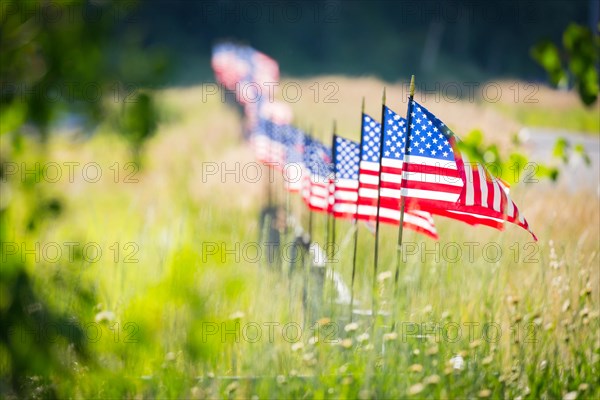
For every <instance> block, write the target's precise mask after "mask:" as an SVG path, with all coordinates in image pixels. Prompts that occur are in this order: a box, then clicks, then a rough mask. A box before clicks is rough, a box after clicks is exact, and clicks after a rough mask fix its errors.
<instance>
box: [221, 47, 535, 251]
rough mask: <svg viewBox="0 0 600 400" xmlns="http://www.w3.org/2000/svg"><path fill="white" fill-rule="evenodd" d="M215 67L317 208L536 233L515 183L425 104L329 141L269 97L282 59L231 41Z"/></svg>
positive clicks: (269, 155) (251, 125) (430, 224)
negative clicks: (474, 157)
mask: <svg viewBox="0 0 600 400" xmlns="http://www.w3.org/2000/svg"><path fill="white" fill-rule="evenodd" d="M212 67H213V69H214V71H215V76H216V78H217V80H218V82H219V83H220V84H222V85H223V86H224V87H225V88H227V89H228V90H232V91H234V92H235V93H236V100H237V101H238V103H239V104H240V105H241V106H242V107H243V108H244V113H245V116H246V129H247V130H248V138H249V143H250V145H251V146H252V148H253V150H254V152H255V155H256V158H257V159H258V160H260V161H261V162H263V163H266V164H267V165H270V166H272V167H273V168H276V169H279V170H281V171H282V174H283V177H284V182H285V185H286V189H287V190H289V191H290V192H295V193H299V194H300V195H301V196H302V198H303V200H304V202H305V204H306V205H307V206H308V207H309V208H310V209H311V210H313V211H317V212H324V213H329V214H332V215H333V216H334V217H336V218H346V219H353V220H362V221H366V222H373V221H376V220H377V218H378V221H379V222H381V223H386V224H395V225H399V223H400V220H401V214H402V213H404V215H403V222H404V223H403V226H404V228H407V229H411V230H414V231H417V232H419V233H421V234H424V235H427V236H429V237H431V238H434V239H437V238H438V232H437V230H436V227H435V222H434V219H433V215H437V216H442V217H445V218H450V219H453V220H457V221H461V222H464V223H467V224H469V225H485V226H489V227H492V228H495V229H498V230H502V229H504V227H505V224H506V223H507V222H508V223H512V224H515V225H518V226H520V227H522V228H523V229H526V230H527V231H528V232H529V233H531V235H532V236H533V238H534V239H535V240H537V238H536V236H535V235H534V233H533V231H532V230H531V228H530V227H529V224H528V222H527V220H526V219H525V217H524V216H523V214H522V212H521V211H520V210H519V209H518V207H517V205H516V204H515V203H514V202H513V200H512V199H511V197H510V196H509V188H508V185H507V184H506V183H505V182H503V181H502V180H500V179H498V178H496V177H494V176H493V175H492V174H491V173H490V172H489V171H488V170H487V169H486V168H485V166H484V165H482V164H480V163H477V162H473V161H470V160H469V159H468V158H467V156H466V154H465V153H463V152H461V150H460V147H461V146H460V145H459V144H460V140H459V139H458V137H457V136H456V135H455V134H454V133H453V132H452V131H451V130H450V129H449V128H448V127H447V126H446V125H445V124H444V123H443V122H442V121H441V120H440V119H439V118H437V117H436V116H435V115H433V114H432V113H431V112H430V111H429V110H427V109H426V108H425V107H424V106H423V105H421V104H419V103H418V102H416V101H414V100H410V101H409V103H408V110H407V113H406V115H407V118H404V117H402V116H401V115H399V114H398V113H396V112H395V111H394V110H392V109H390V108H388V107H387V106H386V105H385V104H384V105H383V106H382V115H381V116H382V120H381V121H378V120H377V119H376V118H374V117H372V116H370V115H367V114H365V113H364V112H363V113H362V116H361V124H360V132H361V134H360V140H359V141H358V142H356V141H353V140H350V139H347V138H344V137H341V136H338V135H337V134H335V133H334V135H333V138H332V141H331V143H330V144H325V143H322V142H321V141H319V140H318V139H317V138H315V137H313V136H311V135H310V134H308V133H306V132H304V131H302V130H301V129H299V128H297V127H295V126H294V125H293V124H292V118H293V113H292V111H291V109H290V108H289V106H287V104H285V103H281V102H277V101H275V100H273V99H266V98H261V96H262V95H261V94H260V93H261V92H266V90H265V91H262V90H261V88H265V89H266V87H265V86H266V84H273V83H274V82H277V81H278V80H279V67H278V64H277V62H276V61H275V60H273V59H271V58H270V57H268V56H267V55H265V54H263V53H261V52H259V51H257V50H255V49H253V48H251V47H249V46H240V45H235V44H231V43H222V44H219V45H216V46H215V48H214V50H213V58H212ZM240 88H244V90H243V91H242V90H241V89H240ZM248 88H251V89H252V88H254V90H255V92H254V93H252V96H248V90H247V89H248ZM262 97H264V96H262ZM250 98H252V101H249V99H250ZM407 119H408V120H407ZM357 120H358V118H357Z"/></svg>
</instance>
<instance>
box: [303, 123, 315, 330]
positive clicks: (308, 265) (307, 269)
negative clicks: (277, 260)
mask: <svg viewBox="0 0 600 400" xmlns="http://www.w3.org/2000/svg"><path fill="white" fill-rule="evenodd" d="M308 132H309V133H308V138H309V140H312V139H313V136H312V133H313V132H312V127H311V128H310V129H309V131H308ZM307 172H308V174H309V177H308V178H309V180H310V179H312V177H311V176H310V175H311V172H310V168H309V167H308V166H307ZM310 186H312V182H311V184H310ZM311 191H312V189H311V188H310V187H309V194H308V249H307V251H306V254H305V255H304V258H303V264H304V290H303V295H302V305H303V306H304V327H305V326H306V324H307V323H308V320H309V311H310V307H309V306H310V303H309V302H308V290H309V286H310V273H311V269H312V264H313V259H312V258H311V254H310V249H311V245H312V241H313V210H312V207H311V206H310V197H311V196H310V192H311Z"/></svg>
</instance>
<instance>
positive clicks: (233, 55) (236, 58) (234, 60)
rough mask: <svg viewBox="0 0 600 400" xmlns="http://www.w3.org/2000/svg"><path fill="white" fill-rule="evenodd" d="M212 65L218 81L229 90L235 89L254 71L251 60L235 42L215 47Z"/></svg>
mask: <svg viewBox="0 0 600 400" xmlns="http://www.w3.org/2000/svg"><path fill="white" fill-rule="evenodd" d="M211 66H212V68H213V70H214V72H215V76H216V78H217V81H218V82H219V83H220V84H222V85H223V86H225V88H227V89H229V90H235V89H236V85H237V84H238V83H239V82H241V81H242V80H244V79H245V78H247V77H249V76H250V74H251V71H252V65H251V60H250V59H248V58H247V57H244V56H243V52H242V50H241V47H240V46H237V45H235V44H233V43H219V44H217V45H215V46H214V47H213V52H212V58H211Z"/></svg>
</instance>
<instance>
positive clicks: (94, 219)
mask: <svg viewBox="0 0 600 400" xmlns="http://www.w3.org/2000/svg"><path fill="white" fill-rule="evenodd" d="M325 81H335V82H337V84H338V85H339V100H340V101H339V102H338V103H327V104H321V103H320V102H318V104H315V102H314V100H307V99H306V98H305V97H303V98H302V100H301V101H299V102H298V103H296V104H294V105H293V107H294V111H295V112H296V115H297V116H298V117H297V123H298V124H299V125H301V126H304V127H306V128H307V129H308V128H309V127H310V126H312V127H313V129H314V130H315V132H316V134H317V135H318V136H321V137H322V138H325V136H326V135H325V132H329V129H330V128H331V120H332V119H333V118H335V119H337V121H338V129H339V131H338V132H339V133H340V134H343V135H344V136H347V137H353V138H356V137H357V136H358V129H357V125H358V118H359V111H360V99H361V96H362V95H363V94H366V96H367V111H368V112H370V113H372V114H373V115H374V116H377V113H378V112H379V111H378V106H377V104H378V100H379V98H380V96H381V94H380V93H379V91H380V89H381V87H382V84H381V83H380V82H377V81H375V80H371V79H364V80H356V81H352V80H349V79H348V80H345V79H338V78H335V79H333V78H332V79H329V78H326V79H324V80H320V82H325ZM313 82H314V81H313ZM311 84H312V82H310V80H307V82H302V87H303V88H304V89H307V87H308V85H311ZM307 93H308V92H307ZM159 95H160V96H159V98H160V101H161V102H162V105H163V107H164V110H165V111H164V112H165V114H166V115H167V116H168V118H167V119H165V120H163V121H164V122H163V123H162V125H161V126H160V129H159V132H158V135H157V136H156V137H155V138H153V139H152V140H151V141H150V142H149V143H148V144H147V148H146V153H145V157H144V159H143V166H144V168H143V169H141V170H139V171H137V172H136V173H135V174H134V175H133V176H132V177H131V178H134V179H137V182H135V181H131V182H125V181H124V179H125V178H124V176H125V175H124V174H125V173H126V172H127V171H125V170H124V165H125V164H126V163H127V162H128V161H129V159H130V155H129V153H128V151H127V148H126V145H125V143H124V142H123V141H121V140H120V139H119V138H118V137H117V136H116V135H113V134H111V133H110V132H109V131H110V129H109V128H105V129H104V130H106V131H108V132H104V133H103V134H101V135H98V136H95V137H93V138H91V139H88V140H83V141H76V142H72V141H69V140H67V139H65V138H63V137H60V136H59V137H56V138H54V139H53V140H52V141H51V143H50V145H49V154H48V155H46V160H52V161H56V162H59V163H64V162H66V161H67V162H68V161H71V162H79V163H80V164H81V165H85V164H86V163H90V162H96V163H98V164H99V165H100V166H101V168H102V171H103V173H104V175H103V178H102V179H100V180H99V181H98V182H97V183H89V182H86V180H85V179H83V178H82V176H81V175H76V176H75V181H74V182H69V181H68V176H63V177H62V179H61V180H60V182H59V183H42V185H43V190H44V191H45V193H49V194H52V195H56V196H59V197H60V198H61V199H63V200H64V202H65V211H64V212H63V214H62V215H61V216H60V217H59V218H58V219H57V220H55V221H53V222H52V223H51V224H49V225H47V226H43V227H41V228H39V229H38V230H36V231H35V232H36V234H35V235H32V234H30V233H28V232H26V231H14V232H12V236H11V238H12V239H14V240H15V241H17V242H21V241H23V242H25V243H27V245H28V246H30V248H31V247H32V246H33V245H34V243H35V242H40V243H42V244H43V243H49V242H56V243H65V242H78V243H81V244H82V245H83V244H86V243H97V244H98V245H99V246H100V248H101V249H102V251H103V253H102V256H101V257H99V259H98V261H97V262H88V261H86V260H85V259H84V258H82V257H80V256H79V257H76V258H75V259H74V260H68V259H67V258H66V257H65V256H66V255H64V256H63V258H61V260H60V261H59V262H48V261H47V260H43V259H42V260H41V261H40V262H38V263H35V262H33V261H34V260H32V259H31V258H30V259H29V260H28V261H29V266H30V271H29V272H30V274H31V276H32V277H33V278H34V281H35V283H36V287H37V288H38V290H39V291H40V292H41V293H42V294H43V295H44V298H45V299H48V302H49V303H50V304H51V305H52V306H54V307H56V308H57V309H59V310H62V311H64V312H65V313H67V314H69V315H72V316H73V317H75V318H77V320H78V321H79V323H80V324H86V323H89V322H93V321H95V319H98V323H99V325H100V326H101V338H99V340H97V341H94V342H92V341H89V343H88V345H89V346H90V348H91V350H92V354H93V356H94V358H95V359H96V360H97V361H96V362H95V363H94V364H92V363H90V364H89V365H88V364H86V362H83V361H79V363H78V364H75V363H74V362H73V360H72V359H71V358H69V357H68V356H67V355H65V363H66V365H67V366H68V368H69V369H70V370H72V371H73V372H74V378H73V379H65V380H63V379H60V378H59V377H58V376H54V377H53V379H54V380H53V381H54V382H55V385H56V386H57V388H58V391H59V393H60V394H61V396H62V397H81V398H89V397H170V398H173V397H185V398H189V397H192V398H223V397H227V398H250V397H253V396H257V397H258V398H299V397H303V398H357V397H359V398H373V397H375V398H405V397H408V396H415V397H431V398H457V397H460V398H486V397H492V398H505V397H508V398H516V397H519V396H521V397H523V398H525V397H531V398H540V397H547V398H562V397H563V396H565V395H566V394H567V393H572V392H576V393H577V394H578V395H579V396H580V397H582V398H585V397H589V398H592V397H594V396H597V395H598V394H600V389H599V387H598V382H597V376H598V373H599V372H600V343H599V340H600V337H599V325H600V321H599V315H598V306H599V304H600V301H599V295H600V294H599V288H598V280H599V279H600V277H599V271H598V268H597V265H598V262H599V255H598V238H599V237H600V233H599V230H600V210H599V208H598V199H597V195H596V194H594V193H589V192H586V191H580V192H565V191H562V190H560V191H559V190H557V189H555V188H553V187H552V186H549V185H544V184H537V185H536V184H534V185H529V186H522V187H516V188H514V189H513V193H514V198H515V200H516V202H517V203H518V204H519V205H520V208H521V210H523V212H524V213H525V215H526V216H527V218H528V220H529V222H530V224H531V226H532V227H533V229H534V230H535V232H536V233H537V235H538V237H539V238H540V242H539V243H537V244H531V243H530V241H531V239H530V237H529V235H528V234H527V233H526V232H524V231H522V230H520V229H518V228H516V227H514V226H510V227H508V228H507V230H506V231H505V232H496V231H492V230H490V229H487V228H471V227H468V226H466V225H461V224H460V223H458V222H452V221H448V220H443V219H438V231H439V233H440V237H441V240H440V242H439V244H438V246H439V250H436V247H435V246H436V243H435V242H433V241H431V240H429V239H424V238H422V237H420V236H418V235H416V234H414V233H412V232H407V233H406V235H405V243H412V244H414V245H415V246H417V249H418V251H417V252H416V253H415V254H412V255H407V259H406V262H404V263H402V264H401V271H400V279H399V286H398V293H399V296H398V297H397V298H394V297H393V291H394V284H393V278H391V279H390V278H388V279H384V280H382V281H381V282H380V283H379V284H378V285H379V286H378V291H377V293H378V295H377V296H378V299H377V300H378V304H379V305H380V307H381V308H382V309H385V310H387V311H390V312H392V315H393V316H392V317H387V318H384V317H382V318H379V319H377V320H376V321H375V327H374V328H372V325H371V323H370V320H369V318H368V317H360V316H355V317H354V322H355V323H356V324H352V325H350V318H349V310H348V307H347V306H337V307H333V308H332V307H331V306H330V305H331V301H330V298H329V297H325V298H324V300H323V302H322V304H320V307H318V309H317V308H316V307H315V306H314V305H313V309H312V313H313V315H314V317H315V318H314V319H313V320H310V321H307V320H306V318H305V314H304V312H303V308H302V306H301V296H302V286H303V282H302V275H301V274H298V276H294V277H293V279H292V281H289V280H288V276H287V273H284V274H279V273H276V272H272V271H269V270H268V269H265V268H264V266H261V265H260V263H257V262H254V261H251V260H248V259H247V258H246V259H245V258H244V253H243V252H242V251H237V250H236V246H238V247H237V249H241V248H242V247H243V246H244V245H246V244H248V243H253V242H255V241H256V240H257V238H258V229H259V227H258V213H259V211H260V207H261V206H262V205H263V204H264V203H265V201H266V187H267V182H265V179H266V178H267V176H266V175H263V179H262V180H261V182H259V183H252V182H247V181H243V180H241V181H239V182H236V181H235V176H234V175H226V176H223V177H221V176H208V177H207V176H205V175H203V173H202V171H203V166H204V165H205V164H204V163H207V162H211V163H213V162H214V163H218V164H219V166H221V164H220V163H221V162H226V163H227V164H226V165H227V167H228V168H233V165H232V164H234V163H235V162H240V163H247V162H252V161H253V158H252V154H251V151H250V150H249V149H248V148H247V146H245V145H244V144H243V143H242V142H241V140H240V138H239V132H240V129H241V127H240V119H239V117H238V116H237V115H236V114H235V112H234V111H233V110H232V109H231V108H229V107H228V106H227V105H225V104H222V103H221V102H220V101H219V100H220V99H219V98H218V97H212V98H208V99H207V101H202V89H201V88H189V89H185V90H168V91H165V92H164V93H160V94H159ZM388 96H389V97H388V98H389V99H391V100H390V101H389V103H390V104H393V105H394V107H395V108H397V109H398V110H401V108H402V97H401V96H400V89H399V88H398V87H397V86H392V87H390V88H388ZM352 104H354V106H352ZM436 107H437V108H436ZM431 108H432V109H434V110H435V112H436V113H439V114H442V115H443V116H444V117H446V116H448V120H449V121H452V123H454V124H456V125H457V127H458V128H459V129H458V131H459V132H460V131H462V129H465V130H467V129H469V128H478V127H479V128H483V131H484V133H485V134H486V135H487V133H488V131H492V133H491V134H490V140H495V139H496V138H499V139H498V140H500V141H501V140H503V139H501V138H500V137H501V136H502V135H505V134H506V131H503V129H505V128H506V130H510V129H512V128H513V127H515V126H518V124H516V123H515V122H514V121H512V120H509V119H506V117H504V116H502V115H501V114H498V113H497V112H496V111H494V110H493V109H491V108H489V107H486V106H485V105H481V104H468V103H467V104H462V103H458V104H451V105H447V104H433V106H432V107H431ZM438 108H439V109H438ZM457 110H463V111H464V113H465V114H468V115H472V116H479V117H478V118H472V119H469V120H468V121H467V120H465V119H464V118H461V116H460V115H457V113H456V112H457ZM498 121H501V123H500V124H498ZM471 125H472V126H471ZM486 138H487V136H486ZM30 146H31V147H30V150H31V151H30V152H28V153H27V154H23V155H21V157H22V158H23V159H27V160H35V159H36V158H35V157H36V152H35V144H34V143H31V144H30ZM115 163H118V165H119V167H118V169H119V171H120V173H121V175H119V179H116V181H117V182H115V179H114V170H111V169H110V167H111V166H113V165H115ZM263 172H264V173H266V170H263ZM12 196H13V197H12V199H11V201H12V202H13V204H15V206H14V207H12V208H11V210H12V211H11V212H12V215H11V218H13V220H15V221H22V220H24V219H25V218H26V215H25V210H26V205H25V204H23V205H22V206H19V200H20V199H21V194H20V193H13V194H12ZM276 198H278V199H279V201H280V202H282V203H283V202H284V200H285V194H284V191H283V189H282V187H281V185H279V186H277V189H276ZM291 204H292V210H291V211H292V212H293V213H294V214H295V216H296V218H297V219H299V220H300V221H302V222H303V225H304V226H306V225H307V220H308V215H307V211H306V208H305V207H303V206H302V204H301V202H300V201H299V199H297V198H294V199H292V201H291ZM314 222H315V232H316V234H315V238H316V240H317V241H318V242H319V243H321V244H322V245H324V243H325V233H324V228H325V224H326V217H325V216H324V215H318V214H316V215H315V216H314ZM22 225H23V224H15V226H22ZM336 227H337V238H338V240H337V242H338V244H341V248H340V250H339V252H338V253H337V254H336V258H337V261H336V262H335V263H332V265H331V267H333V268H335V270H336V271H338V272H339V273H340V274H341V275H342V277H343V279H344V280H345V282H346V283H348V284H349V282H350V274H351V257H352V249H351V240H350V241H349V240H348V238H349V237H350V236H349V235H350V233H348V232H349V230H350V229H351V228H352V225H351V223H350V222H349V221H338V222H337V226H336ZM396 234H397V228H396V227H390V226H383V227H382V231H381V238H382V240H381V255H380V265H379V272H380V273H382V272H386V271H391V272H392V276H393V272H394V270H395V268H396ZM344 239H346V241H344ZM373 241H374V240H373V235H372V234H371V233H369V231H368V230H367V229H365V227H364V226H363V225H360V224H359V249H358V262H357V278H356V298H357V303H358V304H357V307H358V308H366V309H368V308H370V305H371V287H372V279H373V253H372V246H373ZM115 243H116V244H117V247H116V248H114V247H113V248H111V246H113V245H114V244H115ZM128 243H133V244H134V247H129V248H125V245H127V244H128ZM454 243H456V244H458V248H459V249H460V250H461V251H462V256H461V257H460V258H458V259H456V260H454V254H453V253H451V252H450V251H451V250H452V249H453V247H452V246H454ZM467 243H471V244H472V246H475V245H476V247H475V250H474V253H473V258H472V259H469V255H468V253H467V252H468V249H469V248H468V245H467ZM490 243H493V244H494V248H498V249H500V250H501V257H499V258H497V257H496V256H495V255H494V256H491V257H490V256H488V255H487V254H486V253H484V252H483V251H482V248H483V247H484V246H485V245H487V244H490ZM213 244H214V245H216V246H217V251H208V250H209V247H207V246H209V245H213ZM136 246H137V247H136ZM418 246H423V247H418ZM116 249H118V254H116V251H117V250H116ZM135 249H137V251H135V252H134V250H135ZM406 249H408V248H406ZM454 249H456V246H455V247H454ZM227 250H229V252H228V251H227ZM424 250H429V253H426V252H424ZM490 251H491V250H490ZM133 253H134V254H133ZM132 254H133V255H132ZM490 254H494V253H490ZM127 256H131V258H130V259H126V257H127ZM127 261H131V262H127ZM311 284H314V280H313V281H311ZM62 288H68V290H67V289H62ZM74 288H78V289H80V290H86V291H89V293H90V294H91V297H92V298H93V299H94V302H93V304H86V303H78V302H74V301H73V297H72V289H74ZM326 289H327V291H326V293H330V290H329V288H328V287H327V285H326ZM315 322H317V324H316V325H315ZM392 322H396V324H397V329H396V333H395V334H390V326H391V324H392ZM128 323H129V324H130V325H127V324H128ZM491 323H493V324H496V325H494V326H495V327H497V328H498V329H499V331H495V332H487V333H488V334H490V335H494V334H495V333H496V332H500V336H498V337H492V339H493V340H492V339H489V337H487V336H484V333H485V332H484V327H485V326H487V325H489V324H491ZM249 324H256V325H253V326H259V327H260V328H261V333H262V336H261V337H260V339H258V340H255V339H256V338H255V335H254V331H251V330H247V331H244V329H243V328H244V327H246V328H247V329H250V328H248V327H249V326H250V325H249ZM286 324H288V325H286ZM286 326H288V328H287V329H288V330H286V329H285V327H286ZM296 326H297V327H300V328H301V333H302V335H296V333H295V329H296ZM270 327H272V328H270ZM440 327H443V328H444V329H445V331H444V330H442V331H439V330H437V329H438V328H440ZM456 327H459V328H460V329H461V330H462V331H461V333H460V335H458V333H456V331H452V329H455V328H456ZM211 329H217V332H214V333H211V332H213V331H211ZM224 329H227V331H225V330H224ZM270 329H272V332H269V330H270ZM470 329H472V332H471V331H470ZM244 332H245V333H244ZM93 333H94V331H90V334H93ZM224 333H225V335H224V336H222V335H223V334H224ZM271 333H272V337H270V334H271ZM245 334H247V336H244V335H245ZM444 334H447V335H451V336H452V337H447V336H444ZM421 335H424V336H421ZM457 335H458V336H457ZM249 337H250V339H248V338H249ZM315 337H316V339H315ZM486 338H487V339H486ZM296 339H297V340H296ZM457 355H460V357H461V358H462V359H463V360H464V364H463V365H462V366H460V365H459V364H460V363H459V362H458V361H456V360H457V359H458V358H456V356H457ZM451 360H453V361H451ZM571 395H572V394H571Z"/></svg>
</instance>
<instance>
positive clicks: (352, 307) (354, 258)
mask: <svg viewBox="0 0 600 400" xmlns="http://www.w3.org/2000/svg"><path fill="white" fill-rule="evenodd" d="M364 115H365V97H364V96H363V98H362V106H361V111H360V141H359V143H360V147H359V149H358V162H359V165H360V160H361V159H362V147H363V133H364V126H365V124H364V123H363V119H364ZM359 187H360V183H359ZM358 190H359V189H357V191H356V195H357V198H356V210H355V211H354V219H353V220H352V227H353V228H354V244H353V247H354V249H353V250H352V280H351V281H350V322H352V319H353V314H354V278H355V277H356V248H357V247H358V224H357V222H358Z"/></svg>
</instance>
